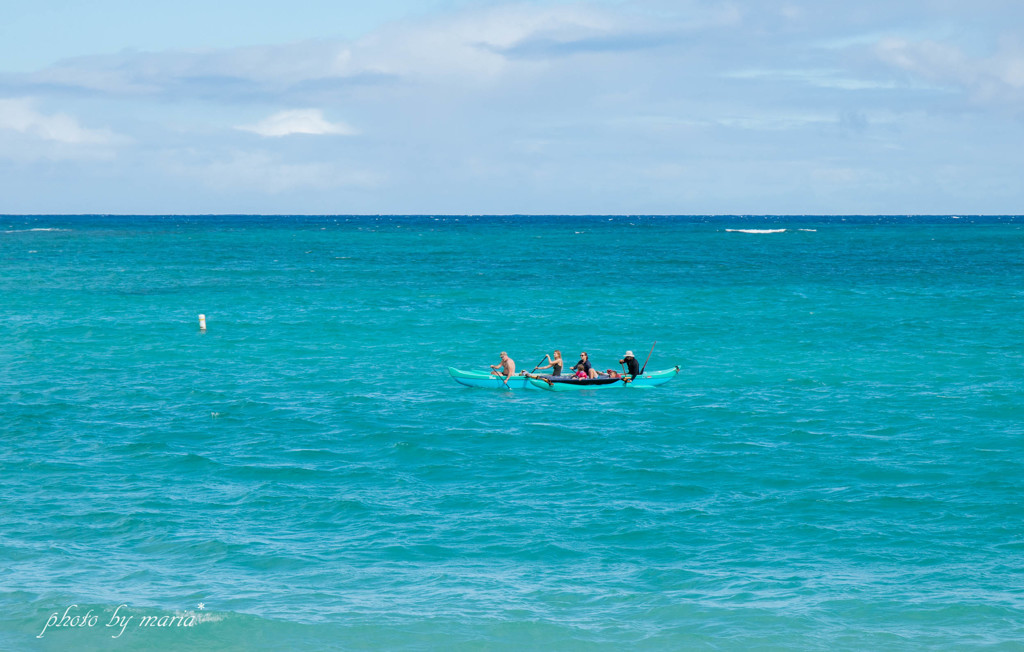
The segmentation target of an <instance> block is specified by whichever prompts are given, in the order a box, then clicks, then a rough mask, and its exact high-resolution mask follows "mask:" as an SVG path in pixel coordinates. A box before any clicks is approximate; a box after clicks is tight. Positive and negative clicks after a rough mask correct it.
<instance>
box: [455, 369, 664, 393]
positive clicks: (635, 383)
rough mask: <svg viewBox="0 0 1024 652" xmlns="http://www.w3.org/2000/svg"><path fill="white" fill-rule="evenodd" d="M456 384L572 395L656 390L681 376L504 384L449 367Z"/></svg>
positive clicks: (531, 378) (544, 378) (524, 379)
mask: <svg viewBox="0 0 1024 652" xmlns="http://www.w3.org/2000/svg"><path fill="white" fill-rule="evenodd" d="M448 373H449V374H451V376H452V378H453V379H455V382H457V383H459V384H460V385H466V386H467V387H487V388H489V389H506V388H507V389H531V390H532V389H542V390H548V391H549V392H571V391H576V390H582V389H613V388H619V389H622V388H627V387H656V386H658V385H664V384H665V383H667V382H668V381H670V380H672V379H673V378H675V377H676V375H678V374H679V366H678V365H677V366H675V367H672V368H671V369H664V370H662V371H650V372H647V373H642V374H640V375H639V376H637V377H636V378H634V379H633V380H631V381H629V382H625V381H626V379H627V378H628V375H627V376H625V377H623V376H620V377H618V378H616V377H614V376H598V377H597V378H575V377H573V376H549V375H540V374H532V375H527V376H512V377H511V378H509V379H508V382H507V383H506V382H505V378H504V376H496V375H494V374H493V373H489V372H486V371H463V370H461V369H456V368H455V367H448Z"/></svg>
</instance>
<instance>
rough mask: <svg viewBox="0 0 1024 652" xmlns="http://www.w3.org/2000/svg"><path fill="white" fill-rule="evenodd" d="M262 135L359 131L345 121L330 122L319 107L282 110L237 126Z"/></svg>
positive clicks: (344, 133)
mask: <svg viewBox="0 0 1024 652" xmlns="http://www.w3.org/2000/svg"><path fill="white" fill-rule="evenodd" d="M236 129H240V130H242V131H250V132H252V133H254V134H259V135H260V136H265V137H268V138H276V137H280V136H291V135H293V134H309V135H313V136H327V135H334V136H352V135H354V134H356V133H358V132H357V131H356V130H355V129H353V128H352V127H350V126H348V125H347V124H345V123H344V122H328V121H327V120H326V119H324V113H323V111H321V110H319V109H295V110H291V111H280V112H278V113H275V114H274V115H272V116H270V117H268V118H266V119H264V120H261V121H260V122H257V123H256V124H254V125H247V126H240V127H236Z"/></svg>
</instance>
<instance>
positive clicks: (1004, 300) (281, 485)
mask: <svg viewBox="0 0 1024 652" xmlns="http://www.w3.org/2000/svg"><path fill="white" fill-rule="evenodd" d="M737 229H739V230H747V231H751V230H753V231H765V230H778V229H785V230H784V231H783V232H778V233H747V232H741V231H737ZM0 261H2V267H0V270H2V273H0V308H2V315H0V372H2V373H0V431H2V434H3V437H2V441H0V478H2V481H0V649H9V650H21V649H44V650H65V649H85V650H89V649H95V650H117V649H140V650H148V649H156V650H208V649H227V650H261V649H265V650H278V649H281V650H284V649H289V650H322V649H481V648H483V649H497V650H518V649H524V648H534V649H539V650H554V649H559V650H564V649H607V650H619V649H651V650H662V649H716V650H746V649H765V650H772V649H778V650H784V649H785V650H788V649H795V650H864V649H883V650H889V649H892V650H920V649H934V650H948V649H986V650H988V649H998V650H1019V649H1022V648H1024V588H1022V587H1024V522H1022V518H1024V509H1022V506H1021V501H1022V496H1024V320H1022V315H1024V221H1022V219H1020V218H1012V217H1006V218H962V219H954V218H952V217H932V218H846V219H842V218H781V217H780V218H758V217H747V218H740V217H735V218H696V217H690V218H651V217H647V218H638V217H587V218H582V217H551V218H526V217H521V218H472V217H461V218H455V217H446V218H429V217H382V218H373V217H349V218H346V217H322V218H290V217H277V218H258V217H190V218H184V217H164V218H155V217H148V218H143V217H138V218H129V217H17V216H6V217H0ZM199 314H205V315H206V320H207V325H208V329H207V331H206V332H200V330H199V328H198V321H197V316H198V315H199ZM654 340H657V346H656V347H655V348H654V353H653V355H652V357H651V361H650V363H649V365H650V366H649V368H650V369H664V368H668V367H671V366H673V365H676V364H678V365H680V366H681V368H682V372H681V373H680V375H679V376H678V377H677V378H676V379H675V380H673V381H672V382H670V383H669V384H667V385H664V386H662V387H659V388H655V389H648V390H637V391H587V392H580V393H569V394H565V393H557V394H556V393H549V392H507V391H491V390H480V389H471V388H465V387H462V386H459V385H457V384H455V383H454V382H453V381H452V380H451V378H449V377H448V375H447V371H446V369H447V367H448V366H455V367H460V368H465V369H479V368H486V366H487V365H489V364H494V363H497V361H498V353H499V352H500V351H502V350H507V351H508V352H509V354H510V355H511V356H512V357H513V358H514V359H515V360H516V361H517V363H518V364H519V366H520V367H521V368H522V367H532V366H533V365H535V364H536V363H537V362H538V361H539V360H540V359H541V358H542V357H543V355H544V353H545V352H550V351H551V350H552V349H555V348H559V349H561V350H562V351H563V352H564V353H565V357H566V360H567V361H568V362H574V361H575V360H576V358H577V355H578V353H579V352H580V351H582V350H586V351H588V352H589V353H590V355H591V358H592V360H593V361H594V362H595V364H596V366H598V367H600V368H617V367H618V365H617V362H616V361H617V359H618V358H619V357H621V355H622V353H623V352H624V351H625V350H626V349H632V350H633V351H634V352H636V353H637V356H638V357H639V358H640V359H641V362H643V360H644V358H646V356H647V354H648V351H649V350H650V347H651V344H652V342H653V341H654ZM199 603H203V608H202V609H200V608H199ZM122 604H124V605H126V606H125V607H123V608H122V609H121V611H120V612H119V613H120V614H122V615H124V614H127V615H132V616H133V617H134V622H131V623H130V624H129V626H128V627H126V628H125V631H124V633H123V635H121V636H120V637H118V638H112V633H114V634H116V633H117V631H116V630H117V628H116V627H115V628H113V629H111V628H108V627H105V626H106V624H107V623H108V621H110V619H111V617H112V614H113V613H114V612H115V610H116V609H117V607H118V605H122ZM70 605H78V606H77V608H76V609H72V610H71V612H70V616H74V615H75V614H86V613H87V612H88V611H89V610H92V613H93V614H94V615H96V616H98V618H97V620H96V621H95V622H96V624H95V625H89V624H88V621H87V623H86V625H84V626H81V625H80V626H78V627H77V628H76V627H63V628H62V627H50V628H48V629H47V630H46V631H45V633H44V634H43V637H42V638H38V635H39V634H40V632H41V631H42V630H43V629H44V626H45V625H46V624H47V622H48V619H49V618H50V617H51V615H52V614H54V613H55V612H58V615H63V614H65V612H66V610H67V609H68V608H69V607H70ZM175 615H178V616H180V617H181V618H185V617H188V618H194V620H193V621H191V622H192V623H193V624H192V626H189V627H185V626H166V627H157V626H149V627H139V626H137V623H138V621H139V620H141V619H142V618H144V617H147V616H159V617H169V616H175Z"/></svg>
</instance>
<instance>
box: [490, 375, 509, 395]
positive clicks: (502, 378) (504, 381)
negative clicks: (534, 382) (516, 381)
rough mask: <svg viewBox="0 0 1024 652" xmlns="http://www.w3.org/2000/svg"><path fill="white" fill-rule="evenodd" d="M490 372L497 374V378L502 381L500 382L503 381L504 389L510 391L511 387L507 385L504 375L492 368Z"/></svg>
mask: <svg viewBox="0 0 1024 652" xmlns="http://www.w3.org/2000/svg"><path fill="white" fill-rule="evenodd" d="M491 373H492V374H494V375H495V376H497V377H498V378H501V382H502V383H504V385H505V389H507V390H508V391H510V392H511V391H512V388H511V387H509V386H508V378H505V377H504V376H502V375H501V374H499V373H498V372H497V371H495V370H494V369H491Z"/></svg>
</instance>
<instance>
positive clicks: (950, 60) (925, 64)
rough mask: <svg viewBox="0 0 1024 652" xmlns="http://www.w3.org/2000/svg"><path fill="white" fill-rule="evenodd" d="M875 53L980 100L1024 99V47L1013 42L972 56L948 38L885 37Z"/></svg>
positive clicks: (894, 65) (888, 62)
mask: <svg viewBox="0 0 1024 652" xmlns="http://www.w3.org/2000/svg"><path fill="white" fill-rule="evenodd" d="M875 54H876V56H877V57H878V58H879V59H880V60H881V61H883V62H885V63H887V64H888V65H890V66H893V67H895V68H899V69H901V70H904V71H906V72H909V73H911V74H912V75H915V76H917V77H920V78H922V79H925V80H928V81H930V82H936V83H940V84H948V85H953V86H957V87H960V88H963V89H965V90H966V91H968V92H969V93H970V95H971V97H972V99H974V100H975V101H977V102H982V103H993V104H999V103H1010V104H1014V105H1020V104H1022V103H1024V51H1022V50H1021V49H1020V48H1019V47H1015V46H1014V45H1012V44H1008V43H1004V44H1003V45H1002V46H1001V47H1000V48H999V50H998V51H997V52H995V53H994V54H993V55H992V56H989V57H977V56H975V57H972V56H970V55H968V54H967V53H966V52H964V51H963V50H962V49H961V48H959V47H958V46H956V45H954V44H951V43H947V42H941V41H931V40H923V41H916V42H913V41H908V40H905V39H899V38H884V39H881V40H880V41H879V42H878V43H877V44H876V46H875ZM1018 108H1019V106H1018Z"/></svg>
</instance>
